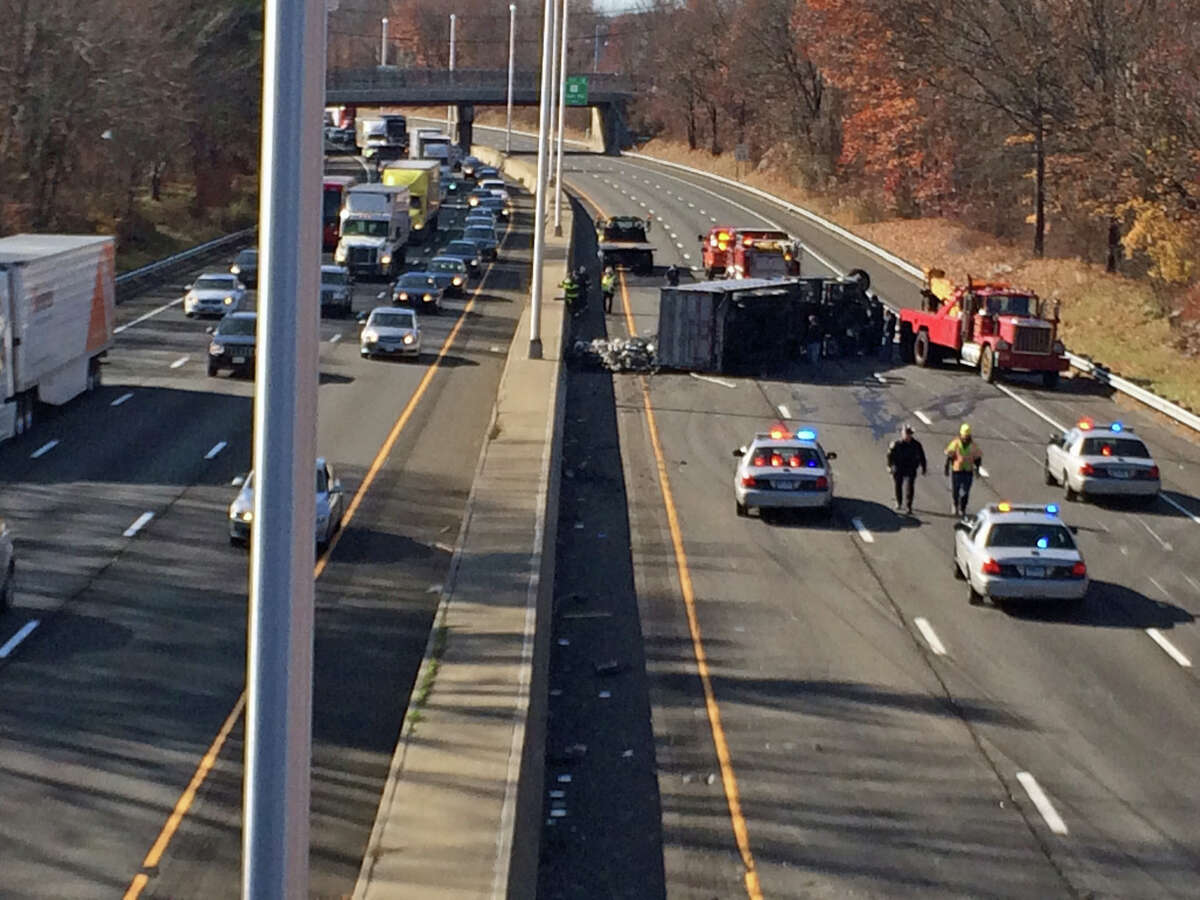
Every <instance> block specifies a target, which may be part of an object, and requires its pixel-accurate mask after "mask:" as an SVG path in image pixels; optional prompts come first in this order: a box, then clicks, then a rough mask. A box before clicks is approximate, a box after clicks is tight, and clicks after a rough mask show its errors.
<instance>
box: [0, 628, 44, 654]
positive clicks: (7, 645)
mask: <svg viewBox="0 0 1200 900" xmlns="http://www.w3.org/2000/svg"><path fill="white" fill-rule="evenodd" d="M40 624H41V620H39V619H30V620H29V621H28V622H26V623H25V624H24V625H22V626H21V628H20V630H19V631H17V633H16V634H14V635H13V636H12V637H10V638H9V639H8V640H7V641H5V642H4V646H3V647H0V659H8V655H9V654H10V653H12V652H13V651H14V650H16V649H17V646H18V645H19V644H20V643H21V641H23V640H25V638H27V637H29V636H30V635H31V634H33V631H34V629H35V628H37V627H38V625H40Z"/></svg>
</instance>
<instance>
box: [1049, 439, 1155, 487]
mask: <svg viewBox="0 0 1200 900" xmlns="http://www.w3.org/2000/svg"><path fill="white" fill-rule="evenodd" d="M1045 476H1046V484H1061V485H1062V487H1063V492H1064V493H1065V495H1066V498H1067V499H1068V500H1076V499H1078V498H1080V497H1085V498H1086V497H1091V496H1099V495H1106V496H1112V497H1139V498H1141V499H1142V501H1143V502H1146V503H1153V502H1154V500H1155V498H1157V497H1158V494H1159V491H1160V490H1161V489H1162V481H1161V478H1160V475H1159V471H1158V465H1157V464H1156V463H1155V462H1154V457H1153V456H1151V454H1150V449H1149V448H1148V447H1147V446H1146V444H1145V442H1144V441H1143V440H1142V439H1141V438H1140V437H1138V436H1137V435H1136V434H1134V433H1133V429H1132V428H1129V427H1128V426H1126V425H1123V424H1121V423H1120V422H1113V423H1112V424H1110V425H1097V424H1095V423H1094V422H1092V421H1091V420H1089V419H1084V420H1082V421H1081V422H1080V423H1079V424H1078V425H1076V426H1075V427H1074V428H1072V429H1070V430H1069V431H1067V432H1065V433H1063V434H1058V433H1054V434H1051V435H1050V440H1049V442H1048V443H1047V444H1046V463H1045Z"/></svg>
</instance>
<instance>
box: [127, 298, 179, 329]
mask: <svg viewBox="0 0 1200 900" xmlns="http://www.w3.org/2000/svg"><path fill="white" fill-rule="evenodd" d="M182 302H183V298H182V297H180V298H179V299H178V300H172V301H171V302H170V303H164V304H163V305H162V306H160V307H158V309H152V310H150V312H148V313H145V314H143V315H140V316H138V317H137V318H136V319H134V320H133V321H132V322H126V323H125V324H124V325H118V326H117V327H116V328H114V329H113V334H120V333H121V332H122V331H125V330H126V329H127V328H132V327H133V326H134V325H140V324H141V323H142V322H145V321H146V320H147V319H152V318H154V317H155V316H157V315H158V314H159V313H161V312H166V311H167V310H168V309H170V308H171V307H172V306H178V305H179V304H180V303H182Z"/></svg>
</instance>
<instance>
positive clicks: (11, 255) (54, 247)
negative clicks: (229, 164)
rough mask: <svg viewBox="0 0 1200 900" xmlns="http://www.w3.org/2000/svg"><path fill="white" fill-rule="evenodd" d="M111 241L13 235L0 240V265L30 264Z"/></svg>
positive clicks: (87, 236)
mask: <svg viewBox="0 0 1200 900" xmlns="http://www.w3.org/2000/svg"><path fill="white" fill-rule="evenodd" d="M111 240H112V238H111V237H107V236H105V235H97V234H14V235H11V236H10V237H6V238H0V265H15V264H19V263H25V262H31V261H32V260H35V259H42V258H43V257H47V256H57V255H58V254H59V253H65V252H67V251H68V250H77V249H79V248H80V247H89V246H92V245H94V244H102V243H105V242H106V241H111Z"/></svg>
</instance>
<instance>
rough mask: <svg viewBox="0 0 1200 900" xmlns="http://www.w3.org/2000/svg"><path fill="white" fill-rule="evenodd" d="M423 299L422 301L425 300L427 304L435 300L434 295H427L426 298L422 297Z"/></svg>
mask: <svg viewBox="0 0 1200 900" xmlns="http://www.w3.org/2000/svg"><path fill="white" fill-rule="evenodd" d="M421 299H422V300H424V301H425V302H426V303H428V302H429V301H430V300H432V299H433V294H426V295H425V296H424V297H422V298H421Z"/></svg>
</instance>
